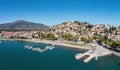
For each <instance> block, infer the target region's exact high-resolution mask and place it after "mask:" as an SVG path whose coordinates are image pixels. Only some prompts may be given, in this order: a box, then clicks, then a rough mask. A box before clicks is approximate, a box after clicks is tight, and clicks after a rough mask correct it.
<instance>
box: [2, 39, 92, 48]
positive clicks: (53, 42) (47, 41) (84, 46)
mask: <svg viewBox="0 0 120 70" xmlns="http://www.w3.org/2000/svg"><path fill="white" fill-rule="evenodd" d="M0 40H13V41H26V42H36V43H46V44H47V43H48V44H56V45H60V46H65V47H69V48H75V49H84V50H89V49H91V48H92V46H90V45H86V44H85V45H82V46H80V45H75V44H69V43H65V42H58V41H51V40H39V39H0Z"/></svg>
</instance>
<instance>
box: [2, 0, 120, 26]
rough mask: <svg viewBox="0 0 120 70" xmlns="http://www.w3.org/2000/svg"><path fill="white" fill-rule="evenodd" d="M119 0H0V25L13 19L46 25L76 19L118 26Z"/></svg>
mask: <svg viewBox="0 0 120 70" xmlns="http://www.w3.org/2000/svg"><path fill="white" fill-rule="evenodd" d="M119 2H120V1H119V0H0V9H1V11H0V24H1V23H6V22H13V21H15V20H26V21H30V22H37V23H43V24H45V25H48V26H52V25H56V24H60V23H62V22H65V21H71V20H76V21H80V22H89V23H90V24H110V25H115V26H117V25H119V24H120V23H119V18H120V14H119V12H120V9H119V8H120V5H119Z"/></svg>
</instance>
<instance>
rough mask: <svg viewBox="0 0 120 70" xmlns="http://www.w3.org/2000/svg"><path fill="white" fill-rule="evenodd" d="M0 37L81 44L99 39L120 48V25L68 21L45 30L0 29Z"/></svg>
mask: <svg viewBox="0 0 120 70" xmlns="http://www.w3.org/2000/svg"><path fill="white" fill-rule="evenodd" d="M0 38H1V39H3V38H5V39H40V40H56V41H70V42H77V43H80V44H85V43H89V42H92V41H98V42H100V43H104V44H106V45H108V46H112V47H113V48H116V49H120V26H117V27H115V26H111V25H105V24H95V25H91V24H89V23H88V22H78V21H67V22H63V23H62V24H57V25H54V26H52V27H49V29H48V30H45V31H39V30H38V31H0Z"/></svg>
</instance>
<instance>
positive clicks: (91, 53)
mask: <svg viewBox="0 0 120 70" xmlns="http://www.w3.org/2000/svg"><path fill="white" fill-rule="evenodd" d="M109 54H112V52H111V51H109V50H108V49H106V48H104V47H103V46H101V45H98V44H96V46H95V47H94V48H92V49H90V50H88V51H87V52H85V53H79V54H76V55H75V58H76V59H77V60H79V59H81V58H83V57H84V56H88V57H87V58H86V59H84V60H83V62H85V63H88V62H89V61H90V60H91V59H93V58H95V59H96V60H98V57H101V56H105V55H109Z"/></svg>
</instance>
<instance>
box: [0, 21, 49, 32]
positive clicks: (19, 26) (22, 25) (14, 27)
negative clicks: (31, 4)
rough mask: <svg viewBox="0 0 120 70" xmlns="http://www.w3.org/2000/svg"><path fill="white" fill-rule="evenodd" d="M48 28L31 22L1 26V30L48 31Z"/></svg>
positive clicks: (10, 23)
mask: <svg viewBox="0 0 120 70" xmlns="http://www.w3.org/2000/svg"><path fill="white" fill-rule="evenodd" d="M46 29H48V26H46V25H44V24H41V23H35V22H29V21H25V20H16V21H14V22H9V23H3V24H0V30H46Z"/></svg>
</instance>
